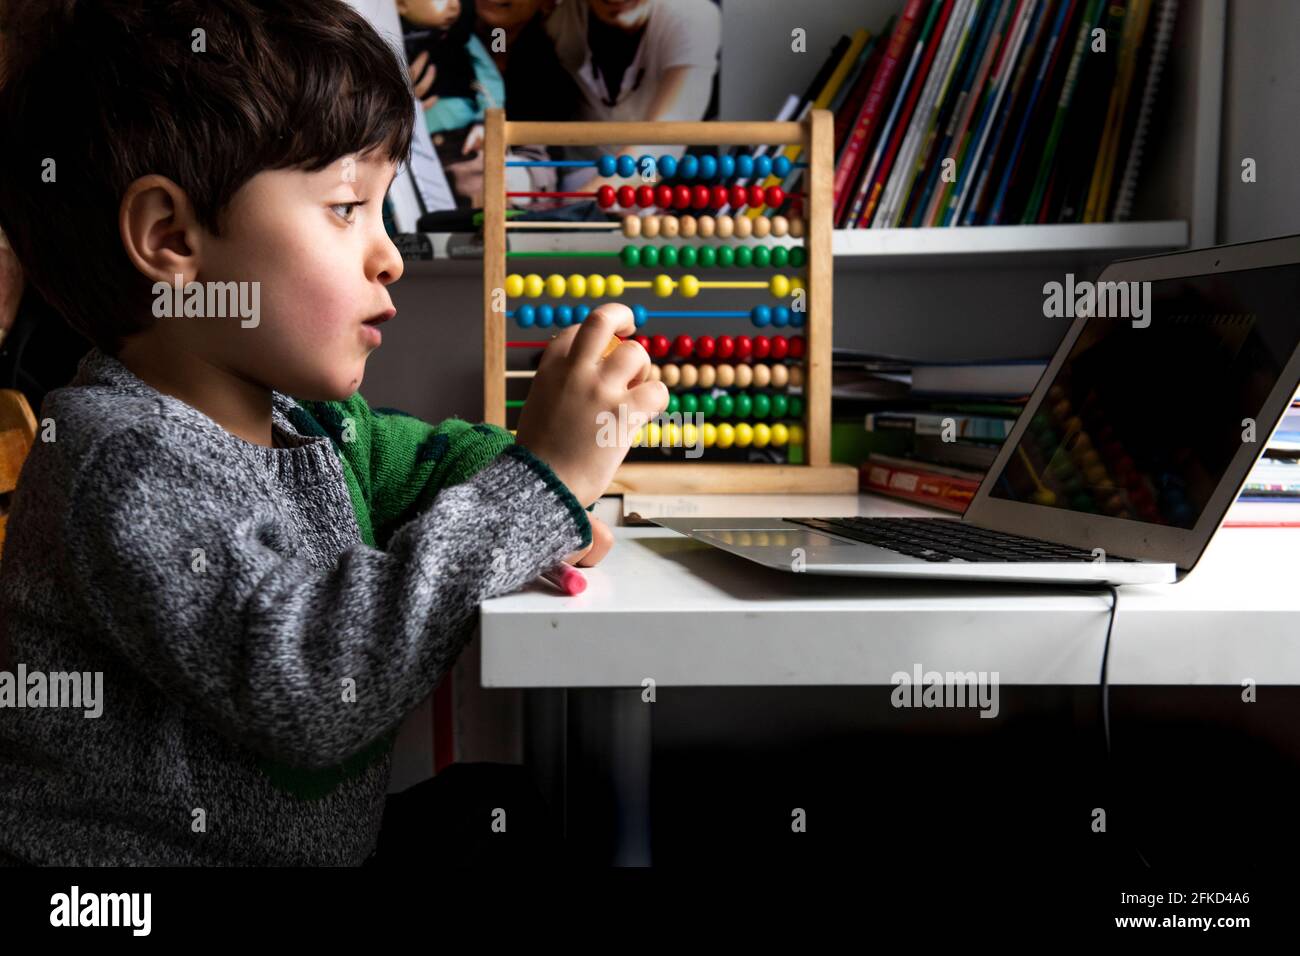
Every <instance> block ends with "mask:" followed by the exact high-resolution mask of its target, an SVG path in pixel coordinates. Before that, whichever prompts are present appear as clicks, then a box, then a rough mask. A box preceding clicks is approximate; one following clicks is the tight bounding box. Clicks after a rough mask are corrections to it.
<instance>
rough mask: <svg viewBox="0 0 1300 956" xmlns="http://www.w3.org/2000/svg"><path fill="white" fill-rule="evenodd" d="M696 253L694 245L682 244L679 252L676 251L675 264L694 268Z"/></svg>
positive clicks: (685, 267) (684, 267)
mask: <svg viewBox="0 0 1300 956" xmlns="http://www.w3.org/2000/svg"><path fill="white" fill-rule="evenodd" d="M695 262H696V255H695V247H694V246H682V249H681V252H679V253H677V264H678V265H680V266H681V267H682V268H683V269H693V268H695Z"/></svg>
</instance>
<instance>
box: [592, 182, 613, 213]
mask: <svg viewBox="0 0 1300 956" xmlns="http://www.w3.org/2000/svg"><path fill="white" fill-rule="evenodd" d="M596 205H597V206H599V207H600V208H601V209H608V208H609V207H610V206H612V205H614V187H613V186H601V187H600V188H599V189H597V190H596Z"/></svg>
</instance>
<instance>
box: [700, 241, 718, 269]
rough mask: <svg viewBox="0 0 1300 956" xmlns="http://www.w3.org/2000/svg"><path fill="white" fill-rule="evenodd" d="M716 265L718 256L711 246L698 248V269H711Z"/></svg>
mask: <svg viewBox="0 0 1300 956" xmlns="http://www.w3.org/2000/svg"><path fill="white" fill-rule="evenodd" d="M717 264H718V254H717V252H716V251H714V248H713V247H712V246H701V247H700V268H702V269H712V268H713V267H714V266H715V265H717Z"/></svg>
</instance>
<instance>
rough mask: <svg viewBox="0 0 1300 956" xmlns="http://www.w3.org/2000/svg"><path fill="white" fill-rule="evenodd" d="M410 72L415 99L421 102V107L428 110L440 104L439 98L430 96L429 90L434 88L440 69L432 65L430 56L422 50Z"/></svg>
mask: <svg viewBox="0 0 1300 956" xmlns="http://www.w3.org/2000/svg"><path fill="white" fill-rule="evenodd" d="M410 72H411V83H412V89H413V90H414V91H415V98H416V99H417V100H419V101H420V106H421V107H423V108H424V109H426V110H427V109H428V108H429V107H431V106H433V104H434V103H436V102H438V97H436V96H429V95H428V92H429V90H431V89H432V88H433V81H434V79H435V78H436V77H437V75H438V68H437V67H436V66H432V65H430V63H429V54H428V53H427V52H425V51H423V50H422V51H420V55H419V56H417V57H416V58H415V61H414V62H413V63H412V64H411V66H410ZM421 74H423V76H421Z"/></svg>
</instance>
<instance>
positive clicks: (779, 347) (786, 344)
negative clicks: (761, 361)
mask: <svg viewBox="0 0 1300 956" xmlns="http://www.w3.org/2000/svg"><path fill="white" fill-rule="evenodd" d="M789 354H790V340H789V339H787V338H786V337H785V336H784V335H774V336H772V358H774V359H783V358H785V357H786V356H787V355H789Z"/></svg>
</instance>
